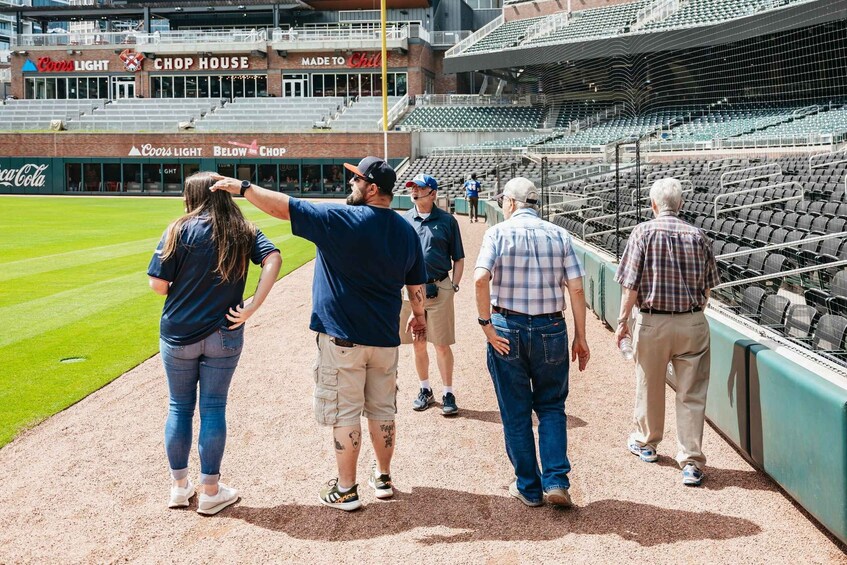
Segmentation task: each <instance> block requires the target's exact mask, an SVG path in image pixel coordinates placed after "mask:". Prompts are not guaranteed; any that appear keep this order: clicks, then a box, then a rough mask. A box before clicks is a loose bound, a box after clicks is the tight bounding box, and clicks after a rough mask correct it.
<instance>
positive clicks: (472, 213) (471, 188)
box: [465, 173, 481, 222]
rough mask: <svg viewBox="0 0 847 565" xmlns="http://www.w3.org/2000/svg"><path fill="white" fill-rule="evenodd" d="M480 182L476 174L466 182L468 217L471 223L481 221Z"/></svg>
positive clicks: (472, 174)
mask: <svg viewBox="0 0 847 565" xmlns="http://www.w3.org/2000/svg"><path fill="white" fill-rule="evenodd" d="M480 186H481V185H480V184H479V181H478V180H476V173H471V176H469V177H468V180H467V181H465V197H467V199H468V217H469V218H470V220H471V222H476V221H478V220H479V215H478V211H477V207H478V206H479V188H480Z"/></svg>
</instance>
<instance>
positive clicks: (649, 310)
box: [639, 306, 703, 314]
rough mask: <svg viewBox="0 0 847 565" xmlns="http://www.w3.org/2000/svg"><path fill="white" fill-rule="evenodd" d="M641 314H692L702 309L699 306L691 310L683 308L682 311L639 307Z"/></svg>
mask: <svg viewBox="0 0 847 565" xmlns="http://www.w3.org/2000/svg"><path fill="white" fill-rule="evenodd" d="M639 310H641V313H642V314H693V313H694V312H702V311H703V309H702V308H700V307H699V306H697V307H695V308H692V309H691V310H683V311H682V312H674V311H672V310H654V309H653V308H639Z"/></svg>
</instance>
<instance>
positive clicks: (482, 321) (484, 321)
mask: <svg viewBox="0 0 847 565" xmlns="http://www.w3.org/2000/svg"><path fill="white" fill-rule="evenodd" d="M476 321H477V322H479V325H480V326H487V325H488V324H490V323H491V318H488V319H487V320H486V319H485V318H477V319H476Z"/></svg>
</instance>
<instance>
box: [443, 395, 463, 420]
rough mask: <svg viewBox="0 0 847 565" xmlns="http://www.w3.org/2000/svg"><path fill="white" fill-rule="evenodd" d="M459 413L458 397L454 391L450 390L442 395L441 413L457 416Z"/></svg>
mask: <svg viewBox="0 0 847 565" xmlns="http://www.w3.org/2000/svg"><path fill="white" fill-rule="evenodd" d="M458 413H459V407H458V406H456V397H455V396H453V393H452V392H448V393H447V394H445V395H444V396H442V397H441V414H442V415H444V416H455V415H456V414H458Z"/></svg>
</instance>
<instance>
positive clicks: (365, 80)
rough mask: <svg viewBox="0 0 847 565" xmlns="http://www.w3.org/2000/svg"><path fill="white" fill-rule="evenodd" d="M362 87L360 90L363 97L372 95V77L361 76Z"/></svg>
mask: <svg viewBox="0 0 847 565" xmlns="http://www.w3.org/2000/svg"><path fill="white" fill-rule="evenodd" d="M360 78H361V81H362V87H361V89H360V95H361V96H370V95H371V75H361V77H360Z"/></svg>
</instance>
